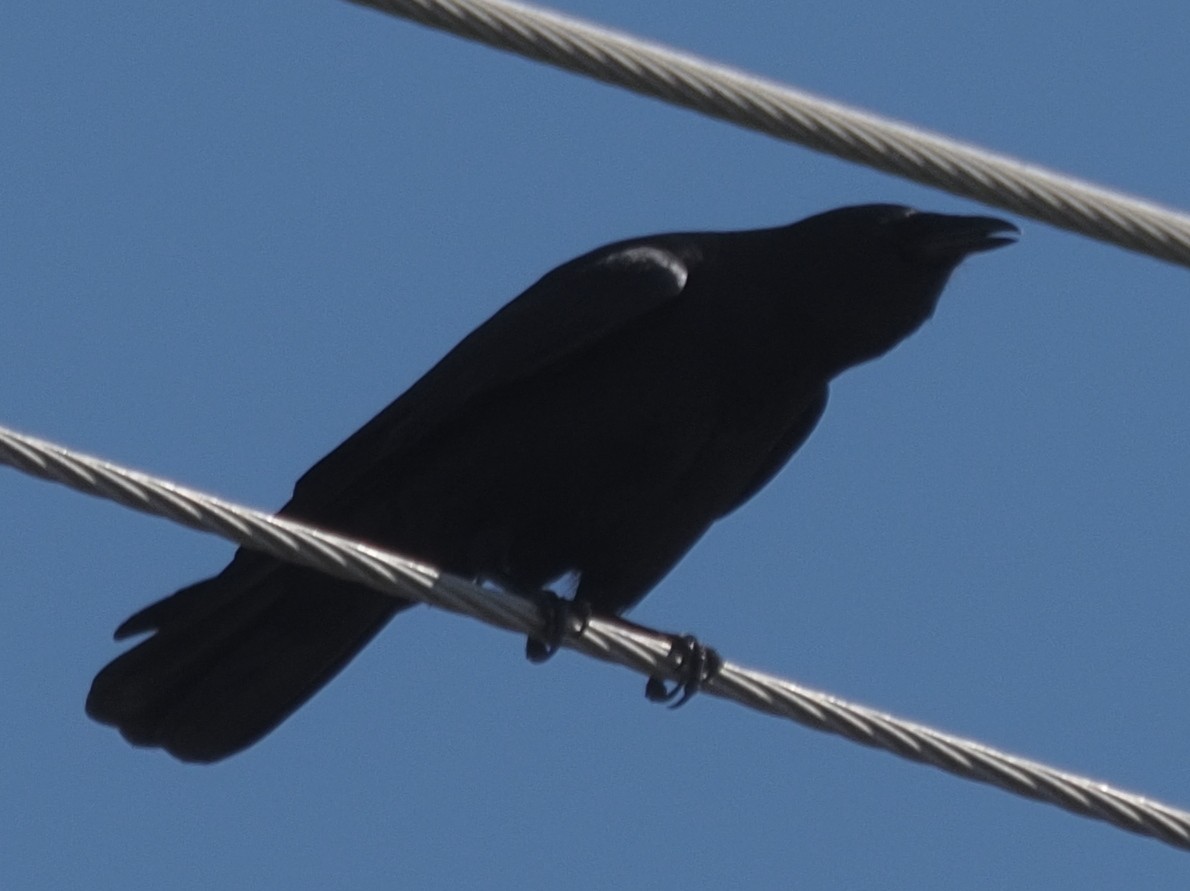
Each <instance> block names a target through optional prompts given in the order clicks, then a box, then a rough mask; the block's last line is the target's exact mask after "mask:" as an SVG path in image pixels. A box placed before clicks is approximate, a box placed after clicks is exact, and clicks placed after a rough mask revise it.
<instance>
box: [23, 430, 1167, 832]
mask: <svg viewBox="0 0 1190 891" xmlns="http://www.w3.org/2000/svg"><path fill="white" fill-rule="evenodd" d="M0 463H2V464H7V465H10V466H12V467H15V468H16V469H18V470H21V471H24V472H25V473H28V474H31V475H33V476H37V477H41V478H42V479H46V480H51V481H53V482H58V483H62V484H64V485H66V486H69V487H70V488H72V489H76V490H78V491H80V492H84V493H86V494H89V495H96V496H99V497H102V498H107V499H109V500H111V501H115V502H117V503H118V504H122V505H124V506H125V507H129V508H132V509H134V510H138V511H141V512H143V513H148V514H154V515H156V516H161V517H165V518H166V519H170V520H173V521H175V522H177V523H181V524H183V525H186V526H190V527H192V528H195V529H200V530H203V531H205V532H211V533H214V534H215V535H219V536H221V537H223V538H226V539H229V540H231V541H233V542H235V543H237V544H240V545H243V546H245V547H249V548H253V549H255V550H259V551H263V552H265V553H267V554H270V555H271V556H274V557H277V558H279V559H282V560H288V561H291V562H294V563H301V564H303V565H305V566H310V567H313V568H315V569H318V570H321V571H322V572H326V573H328V574H330V575H334V576H337V577H339V578H344V579H348V580H350V581H354V582H360V583H362V584H365V585H367V586H368V587H370V588H374V589H375V590H377V591H380V592H382V593H385V594H389V595H391V596H394V597H399V598H402V599H406V600H408V599H412V600H419V601H422V602H424V603H429V604H431V605H433V606H438V607H441V608H443V609H448V610H451V611H452V612H457V613H461V614H464V615H468V616H471V617H472V618H476V619H480V620H481V621H484V622H488V623H490V624H493V625H497V626H499V627H502V628H507V629H510V630H513V631H516V632H520V633H522V634H528V633H531V632H539V631H541V630H542V617H540V616H539V615H538V613H537V607H536V606H535V605H534V604H532V603H531V602H530V601H529V600H527V599H525V598H522V597H517V596H515V595H512V594H508V593H504V592H501V591H494V590H489V589H487V588H481V587H479V586H477V585H474V584H472V583H470V582H468V581H466V580H464V579H461V578H458V577H455V576H451V575H449V574H447V573H443V572H439V571H438V570H437V569H435V568H434V567H432V566H428V565H426V564H423V563H419V562H417V561H415V560H410V559H407V558H405V557H401V556H399V555H397V554H390V553H386V552H384V551H382V550H379V549H377V548H374V547H370V546H367V545H363V544H360V543H358V542H353V541H351V540H349V539H346V538H343V537H341V536H337V535H333V534H331V533H328V532H323V531H320V530H318V529H315V528H313V527H310V526H306V525H303V524H300V523H295V522H293V521H291V520H286V519H283V518H280V517H275V516H270V515H268V514H263V513H260V512H257V511H253V510H250V509H248V508H245V507H241V506H239V505H236V504H232V503H230V502H227V501H223V500H220V499H217V498H213V497H211V496H209V495H204V494H202V493H199V492H196V491H194V490H191V489H187V488H184V487H182V486H179V485H176V484H175V483H172V482H169V481H167V480H162V479H158V478H155V477H152V476H149V475H147V474H143V473H138V472H136V471H133V470H129V469H127V468H124V467H120V466H119V465H116V464H112V463H109V462H107V461H101V460H99V459H97V458H93V457H89V456H87V455H83V454H80V453H78V452H74V451H71V450H69V449H66V448H63V447H62V446H59V445H55V444H53V443H49V442H45V441H44V440H39V439H35V438H33V437H30V436H25V435H22V434H19V433H16V432H14V431H12V430H8V429H6V428H4V427H0ZM563 644H564V645H565V646H568V647H570V648H572V649H575V650H579V651H581V652H583V653H586V654H587V655H590V656H594V657H596V658H599V659H603V660H605V661H607V662H614V663H617V664H620V665H624V666H627V667H629V668H632V669H635V670H636V671H639V672H641V673H643V674H646V675H648V676H650V677H656V676H666V677H670V678H671V679H675V680H676V679H677V678H678V672H677V668H676V666H675V665H674V664H673V663H672V662H671V661H670V659H669V646H670V643H669V638H668V637H666V636H664V635H661V634H659V633H658V634H655V635H654V634H650V633H648V632H646V631H644V630H642V629H639V628H637V627H630V626H627V625H624V624H622V623H620V622H616V621H613V620H605V619H600V618H593V619H591V621H590V623H589V624H588V625H587V627H586V629H585V630H580V629H579V628H578V627H577V625H573V626H572V627H571V628H570V633H569V634H568V635H567V636H566V638H565V639H564V641H563ZM705 690H706V691H707V692H708V693H711V694H713V695H715V696H719V697H722V698H725V699H731V700H733V701H735V702H738V703H740V704H742V705H745V706H748V707H750V708H754V709H757V710H759V711H762V712H766V713H768V714H771V715H775V716H778V717H783V718H788V719H790V720H793V721H796V722H798V723H799V724H802V725H804V726H806V727H810V728H812V729H815V730H821V731H827V732H830V733H834V734H837V735H839V736H842V737H844V738H846V739H849V740H851V741H853V742H858V743H862V744H863V745H866V746H872V747H874V748H880V749H884V750H886V751H889V752H892V753H893V754H896V755H900V756H901V757H902V758H908V759H909V760H912V761H918V762H921V763H923V764H929V765H931V766H933V767H937V768H940V769H941V770H944V771H947V772H948V773H952V774H954V775H956V776H960V777H963V778H965V779H969V780H977V781H979V782H982V783H987V784H989V785H992V786H997V787H999V788H1001V789H1005V790H1007V791H1009V792H1013V793H1015V794H1017V795H1021V796H1024V797H1026V798H1032V799H1035V800H1038V801H1044V802H1047V803H1049V804H1053V805H1056V806H1058V807H1060V808H1063V809H1065V810H1067V811H1070V812H1071V813H1075V814H1079V815H1081V816H1084V817H1091V818H1093V819H1097V820H1102V821H1104V822H1107V823H1110V824H1112V825H1113V826H1117V827H1119V828H1121V829H1126V830H1128V831H1129V832H1135V833H1138V834H1141V835H1147V836H1150V837H1152V838H1155V839H1158V840H1160V841H1163V842H1165V843H1166V844H1169V845H1173V846H1175V847H1179V848H1186V849H1190V813H1187V812H1186V811H1183V810H1179V809H1177V808H1174V807H1170V806H1168V805H1164V804H1161V803H1159V802H1156V801H1152V800H1149V799H1146V798H1142V797H1141V796H1138V795H1134V794H1132V793H1129V792H1124V791H1121V790H1119V789H1115V788H1113V787H1111V786H1108V785H1105V784H1103V783H1099V782H1095V781H1093V780H1089V779H1086V778H1084V777H1080V776H1076V775H1074V774H1070V773H1066V772H1063V771H1059V770H1055V769H1054V768H1051V767H1047V766H1045V765H1043V764H1038V763H1036V762H1033V761H1027V760H1024V759H1021V758H1017V757H1015V756H1012V755H1007V754H1005V753H1003V752H999V751H996V750H995V749H992V748H989V747H987V746H984V745H982V744H980V743H976V742H971V741H969V740H965V739H961V738H959V737H955V736H950V735H948V734H944V733H940V732H939V731H937V730H932V729H930V728H928V727H924V726H922V725H920V724H915V723H911V722H908V721H903V720H901V719H899V718H895V717H893V716H892V715H888V714H884V713H882V712H879V711H876V710H873V709H870V708H866V707H864V706H858V705H854V704H852V703H849V702H846V701H844V700H841V699H838V698H836V697H834V696H830V695H828V694H826V693H821V692H818V691H815V690H811V689H807V688H805V687H802V686H799V685H797V684H794V683H792V682H791V681H787V680H784V679H782V678H778V677H772V676H770V675H765V674H761V673H760V672H756V671H751V670H749V669H745V668H742V667H740V666H738V665H735V664H733V663H730V662H725V663H724V665H723V668H722V670H721V671H720V672H719V674H717V675H716V676H715V677H713V678H712V679H711V680H710V681H709V682H708V684H707V685H706V687H705Z"/></svg>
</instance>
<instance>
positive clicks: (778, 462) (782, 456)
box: [720, 386, 829, 516]
mask: <svg viewBox="0 0 1190 891" xmlns="http://www.w3.org/2000/svg"><path fill="white" fill-rule="evenodd" d="M828 394H829V390H828V388H827V387H825V386H824V387H823V388H822V389H821V390H819V391H818V392H817V393H815V394H814V397H813V398H812V399H811V400H810V401H809V402H808V403H807V404H806V407H805V409H803V410H802V412H801V414H799V415H798V416H797V417H796V418H795V419H794V420H793V421H792V422H791V423H790V424H789V426H788V427H786V428H785V430H784V431H783V432H782V433H781V436H780V437H779V438H778V439H777V441H776V442H774V443H773V447H772V448H771V449H770V450H769V452H768V454H767V455H766V456H765V460H764V462H763V463H762V464H761V465H760V466H759V467H758V468H757V469H756V473H755V474H753V475H752V478H751V479H750V480H749V481H748V483H747V485H745V486H744V487H743V488H742V489H741V490H740V491H739V493H738V494H737V495H736V496H735V498H734V499H732V501H731V502H730V503H729V504H728V505H727V507H726V509H725V510H724V511H723V512H722V513H721V514H720V516H726V515H727V514H729V513H731V512H732V511H733V510H735V509H736V508H737V507H739V506H740V505H741V504H743V503H744V502H745V501H747V500H748V499H749V498H751V497H752V496H753V495H755V494H756V493H757V492H759V491H760V490H761V489H763V488H764V487H765V486H766V485H767V484H768V482H769V480H771V479H772V478H773V477H775V476H776V475H777V473H778V472H779V471H780V470H781V468H782V467H784V466H785V464H786V463H787V462H788V461H789V459H790V458H791V457H792V456H793V453H794V452H796V451H797V450H798V449H800V448H801V447H802V444H803V443H804V442H805V441H806V440H807V439H808V438H809V436H810V434H811V433H813V432H814V428H815V427H816V426H817V425H818V421H819V420H820V419H821V418H822V413H823V412H824V411H826V400H827V396H828Z"/></svg>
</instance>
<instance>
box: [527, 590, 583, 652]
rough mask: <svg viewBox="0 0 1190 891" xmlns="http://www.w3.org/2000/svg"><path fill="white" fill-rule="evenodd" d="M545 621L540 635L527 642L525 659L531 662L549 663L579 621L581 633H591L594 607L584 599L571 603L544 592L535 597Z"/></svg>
mask: <svg viewBox="0 0 1190 891" xmlns="http://www.w3.org/2000/svg"><path fill="white" fill-rule="evenodd" d="M532 597H533V600H534V601H536V603H537V606H538V608H539V609H540V610H541V614H542V616H543V617H544V619H545V621H544V624H543V627H542V630H541V634H540V635H534V636H532V637H529V638H527V639H526V640H525V658H527V659H528V660H529V661H530V662H535V663H541V662H545V661H546V660H547V659H549V658H550V657H551V656H553V655H554V653H556V652H558V648H559V647H561V645H562V639H563V638H564V637H565V636H566V634H567V633H568V632H569V631H570V629H571V628H572V627H573V625H574V621H575V620H577V621H578V625H579V628H578V633H579V634H582V633H583V632H584V631H586V630H587V623H588V622H589V621H590V620H591V605H590V604H589V603H587V602H585V601H583V600H567V599H566V598H565V597H559V596H558V595H557V594H555V593H554V592H553V591H550V590H548V589H543V590H540V591H538V592H536V593H535V594H533V595H532Z"/></svg>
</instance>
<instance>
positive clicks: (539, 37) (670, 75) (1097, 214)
mask: <svg viewBox="0 0 1190 891" xmlns="http://www.w3.org/2000/svg"><path fill="white" fill-rule="evenodd" d="M353 2H355V3H358V4H360V5H362V6H370V7H373V8H375V9H378V10H380V11H382V12H387V13H391V14H393V15H397V16H401V17H403V18H408V19H412V20H413V21H416V22H420V23H421V24H423V25H430V26H432V27H434V28H439V29H441V30H444V31H449V32H451V33H453V34H457V35H459V36H462V37H467V38H469V39H471V40H477V41H480V42H482V43H486V44H488V45H490V46H494V47H497V48H499V49H503V50H510V51H512V52H515V53H519V54H521V55H523V56H527V57H529V58H531V59H536V60H538V61H540V62H548V63H549V64H551V65H555V66H557V67H559V68H565V69H567V70H569V71H575V72H578V73H580V74H585V75H587V76H588V77H593V78H596V79H598V80H602V81H605V82H607V83H610V84H615V85H617V86H621V87H625V88H627V89H629V90H634V91H635V92H638V93H643V94H645V95H647V96H654V97H656V98H658V99H662V100H664V101H666V102H670V103H672V104H674V105H682V106H685V107H686V108H691V109H694V110H695V111H700V112H702V113H703V114H707V115H710V116H712V117H717V118H722V119H723V120H726V121H731V122H732V123H735V124H739V125H740V126H743V127H748V128H751V129H753V130H759V131H760V132H762V133H767V134H769V135H771V136H776V137H778V138H780V139H785V140H789V141H791V142H797V143H800V144H801V145H804V146H806V147H807V148H811V149H814V150H816V151H820V152H825V153H828V154H832V155H836V156H838V157H840V158H844V159H846V160H848V161H856V162H859V163H861V164H867V165H868V166H869V167H875V168H876V169H877V170H883V171H885V172H887V173H893V174H897V175H900V176H904V177H906V178H908V179H912V180H916V181H917V182H920V183H925V184H926V185H929V186H934V187H936V188H939V189H944V190H945V191H948V192H952V193H954V194H956V195H962V196H963V197H966V198H974V199H975V200H977V201H981V202H983V203H985V204H989V205H993V206H995V207H1000V208H1003V209H1004V210H1008V211H1012V212H1013V213H1017V214H1021V215H1022V216H1027V217H1032V218H1033V219H1036V220H1040V221H1042V222H1045V223H1050V224H1052V225H1054V226H1058V227H1061V228H1063V229H1069V230H1070V231H1072V232H1078V233H1080V234H1082V235H1086V236H1088V237H1090V238H1094V239H1097V240H1099V241H1106V242H1109V243H1111V244H1116V245H1119V246H1120V247H1124V248H1128V249H1130V250H1134V251H1138V252H1140V253H1143V254H1149V255H1151V256H1154V257H1158V258H1160V259H1162V260H1168V261H1170V262H1172V263H1179V264H1181V265H1183V266H1190V216H1187V215H1186V214H1182V213H1178V212H1176V211H1174V210H1169V209H1166V208H1163V207H1159V206H1158V205H1156V204H1151V203H1149V202H1146V201H1142V200H1140V199H1138V198H1132V197H1129V196H1126V195H1123V194H1121V193H1119V192H1114V191H1111V190H1108V189H1105V188H1101V187H1099V186H1095V185H1092V184H1090V183H1087V182H1084V181H1082V180H1078V179H1075V178H1073V177H1068V176H1064V175H1062V174H1059V173H1055V172H1053V171H1050V170H1046V169H1045V168H1042V167H1037V166H1033V165H1030V164H1026V163H1024V162H1022V161H1018V160H1015V159H1013V158H1010V157H1006V156H1004V155H998V154H994V153H992V152H988V151H985V150H983V149H979V148H975V147H973V146H969V145H965V144H963V143H961V142H958V141H955V140H952V139H948V138H946V137H944V136H939V135H936V134H933V133H928V132H925V131H923V130H919V129H916V128H914V127H911V126H909V125H907V124H903V123H898V122H896V121H892V120H888V119H886V118H882V117H879V116H877V115H873V114H870V113H867V112H864V111H859V110H857V109H854V108H850V107H848V106H846V105H842V104H840V103H837V102H832V101H830V100H827V99H823V98H820V97H817V96H814V95H811V94H810V93H805V92H802V91H800V90H796V89H794V88H792V87H788V86H784V85H782V84H778V83H774V82H772V81H767V80H763V79H761V78H759V77H756V76H753V75H750V74H746V73H744V72H742V71H738V70H736V69H732V68H728V67H725V66H722V65H716V64H713V63H711V62H708V61H706V60H704V59H700V58H698V57H696V56H693V55H689V54H686V53H680V52H677V51H675V50H672V49H669V48H667V47H664V46H661V45H659V44H656V43H650V42H647V41H643V40H639V39H637V38H634V37H630V36H628V35H626V34H622V33H619V32H616V31H611V30H608V29H605V28H600V27H597V26H595V25H591V24H588V23H586V22H582V21H579V20H577V19H574V18H570V17H567V16H563V15H560V14H558V13H555V12H547V11H544V10H541V9H537V8H534V7H531V6H524V5H520V4H516V3H509V2H507V0H353Z"/></svg>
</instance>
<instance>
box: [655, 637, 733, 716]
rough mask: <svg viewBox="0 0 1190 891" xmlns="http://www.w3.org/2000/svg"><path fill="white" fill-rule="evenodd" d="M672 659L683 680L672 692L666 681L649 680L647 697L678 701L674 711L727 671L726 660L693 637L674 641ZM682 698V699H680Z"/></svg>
mask: <svg viewBox="0 0 1190 891" xmlns="http://www.w3.org/2000/svg"><path fill="white" fill-rule="evenodd" d="M669 658H670V659H672V660H673V661H674V662H676V663H677V669H678V674H679V676H680V677H679V679H678V681H677V683H675V684H674V687H673V689H672V690H670V689H668V688H667V687H666V686H665V678H660V677H652V678H649V682H648V684H646V685H645V696H646V697H648V699H649V701H651V702H670V701H671V700H673V699H677V700H678V701H677V702H675V703H674V704H673V705H671V706H670V708H678V707H679V706H682V705H685V704H686V702H687V701H688V700H689V699H690V697H691V696H693V695H694V694H695V693H697V692H698V691H699V690H701V689H702V688H703V686H704V685H705V684H706V682H707V681H709V680H710V679H711V678H713V677H714V676H715V675H717V674H718V673H719V671H720V669H722V668H723V657H722V656H720V655H719V653H718V652H716V651H715V650H713V649H712V648H711V647H708V646H704V645H703V644H701V643H699V641H698V638H696V637H694V636H693V635H691V634H681V635H675V636H674V637H672V638H670V647H669ZM679 696H680V698H679Z"/></svg>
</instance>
